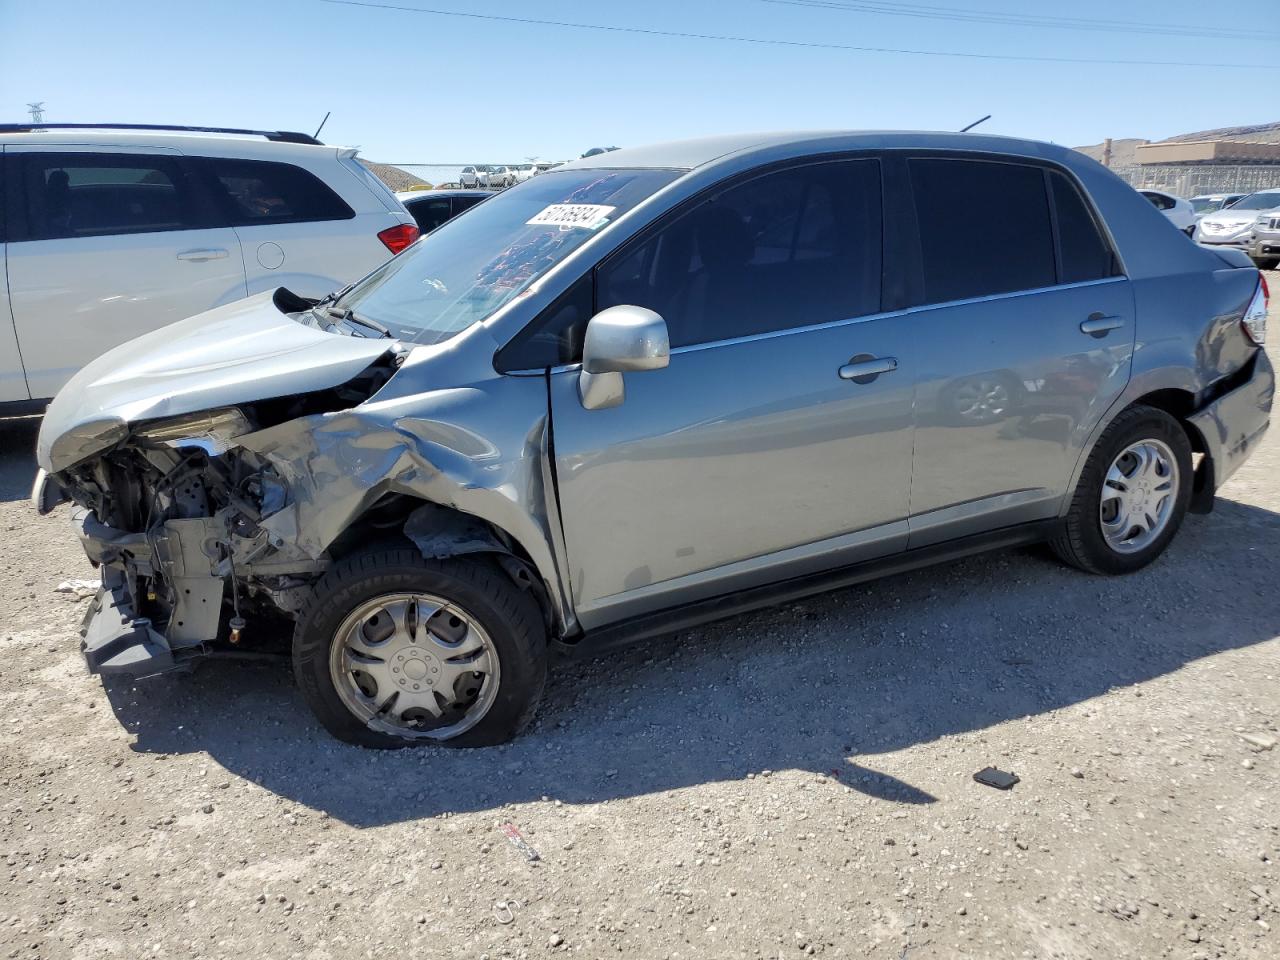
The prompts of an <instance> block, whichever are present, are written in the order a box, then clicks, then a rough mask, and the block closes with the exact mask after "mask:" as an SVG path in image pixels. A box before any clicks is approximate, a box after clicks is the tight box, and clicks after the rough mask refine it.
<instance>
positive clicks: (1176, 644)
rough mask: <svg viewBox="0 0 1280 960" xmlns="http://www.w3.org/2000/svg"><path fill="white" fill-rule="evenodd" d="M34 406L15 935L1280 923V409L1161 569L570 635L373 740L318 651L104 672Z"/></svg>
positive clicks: (1164, 933) (475, 950)
mask: <svg viewBox="0 0 1280 960" xmlns="http://www.w3.org/2000/svg"><path fill="white" fill-rule="evenodd" d="M1272 288H1273V289H1274V290H1277V291H1280V276H1276V275H1275V274H1273V275H1272ZM1277 299H1280V298H1277ZM1273 302H1274V301H1273ZM1272 345H1273V346H1272V355H1273V356H1277V354H1280V311H1277V310H1276V309H1275V307H1274V306H1273V312H1272ZM34 432H35V428H34V425H33V424H31V423H30V422H10V423H9V424H8V425H6V426H2V427H0V451H3V453H2V454H0V500H2V501H3V502H2V503H0V528H2V529H3V531H4V534H3V538H2V539H0V574H2V576H0V615H2V623H0V639H2V640H3V656H4V659H3V667H2V668H0V704H2V707H0V785H2V786H3V789H2V790H0V856H3V859H4V864H5V866H6V868H7V869H6V870H5V871H4V875H3V876H2V877H0V956H7V957H23V958H27V957H45V958H61V957H76V958H97V957H122V958H130V960H133V958H138V957H143V956H156V957H165V958H175V957H271V958H276V957H287V956H297V957H307V958H348V957H401V956H409V955H414V956H421V957H467V958H478V957H485V956H488V957H491V958H494V960H496V958H498V957H546V956H553V955H561V954H571V955H577V956H584V957H604V956H613V955H617V954H625V955H629V956H638V957H646V958H649V957H653V958H660V957H671V958H675V957H683V958H693V957H739V956H740V957H751V958H755V957H777V956H781V957H792V956H796V957H803V956H805V955H807V954H822V955H827V956H844V957H864V956H865V957H875V958H890V960H901V958H904V957H906V958H910V960H920V958H926V957H946V958H950V957H973V958H984V960H985V958H1003V957H1035V958H1048V957H1070V958H1076V957H1080V958H1084V957H1094V958H1100V960H1101V958H1105V960H1117V958H1125V957H1135V958H1139V957H1140V958H1155V957H1173V958H1192V957H1233V958H1234V957H1258V958H1264V957H1265V958H1274V957H1276V956H1280V929H1277V928H1280V907H1278V906H1277V904H1278V903H1280V863H1278V861H1280V804H1278V803H1277V796H1280V746H1277V747H1276V748H1274V749H1263V748H1262V746H1261V745H1262V744H1266V743H1270V742H1271V741H1270V740H1268V739H1267V738H1274V737H1278V736H1280V683H1278V680H1280V639H1277V635H1278V634H1280V594H1278V593H1277V584H1280V551H1277V546H1278V545H1280V539H1278V538H1277V535H1278V534H1280V478H1278V474H1280V433H1277V432H1274V431H1273V432H1272V434H1271V435H1270V437H1269V438H1268V440H1267V443H1266V447H1265V448H1264V449H1263V450H1262V451H1261V452H1260V453H1259V454H1258V455H1256V456H1255V457H1254V459H1253V460H1252V461H1251V462H1250V463H1249V464H1248V465H1247V466H1246V467H1245V468H1244V469H1243V470H1242V471H1241V473H1240V474H1239V475H1238V476H1237V477H1236V478H1235V479H1233V480H1232V482H1231V483H1230V485H1229V486H1228V487H1227V488H1226V489H1225V490H1224V491H1223V496H1222V499H1221V501H1220V503H1219V507H1218V510H1217V511H1216V512H1215V513H1214V514H1213V515H1212V516H1210V517H1192V518H1189V520H1188V522H1187V524H1186V526H1185V527H1184V528H1183V531H1182V533H1181V534H1180V536H1179V538H1178V540H1177V541H1176V542H1175V544H1174V546H1173V548H1172V549H1171V551H1170V552H1169V554H1168V555H1167V556H1166V558H1165V559H1163V560H1162V561H1161V562H1160V563H1158V564H1156V565H1155V566H1154V567H1153V568H1150V569H1148V570H1146V571H1144V572H1142V573H1140V574H1137V575H1135V576H1132V577H1129V578H1126V579H1119V580H1104V579H1099V578H1093V577H1088V576H1084V575H1082V574H1079V573H1074V572H1071V571H1069V570H1066V569H1064V568H1062V567H1061V566H1059V565H1058V564H1057V563H1055V562H1054V561H1052V560H1051V559H1048V558H1047V557H1046V556H1045V555H1044V554H1043V553H1042V552H1040V551H1036V550H1026V551H1014V552H1007V553H1002V554H996V555H991V556H987V557H983V558H979V559H974V560H970V561H967V562H963V563H956V564H951V565H948V566H943V567H938V568H934V569H932V570H928V571H924V572H920V573H916V574H912V575H909V576H901V577H897V578H894V579H891V580H886V581H881V582H879V583H877V584H872V585H869V586H866V587H860V588H856V589H851V590H846V591H844V592H841V593H837V594H833V595H828V596H824V597H820V598H816V599H813V600H809V601H806V602H804V603H799V604H792V605H790V606H787V607H785V608H781V609H776V610H771V611H767V612H764V613H760V614H756V615H752V616H746V617H740V618H737V619H733V620H729V621H725V622H723V623H719V624H715V625H712V626H709V627H706V628H703V629H700V630H697V631H694V632H692V633H688V634H684V635H682V636H680V637H678V638H676V639H673V640H662V641H658V642H655V643H650V644H647V645H645V646H641V647H638V648H634V649H632V650H630V651H627V652H625V653H622V654H618V655H615V656H613V657H611V658H609V659H607V660H601V661H596V662H592V663H587V664H580V665H570V666H567V667H565V668H563V669H561V670H560V671H559V672H558V673H557V674H556V675H555V676H554V677H553V679H552V681H551V682H550V684H549V687H548V691H547V697H546V700H545V702H544V705H543V709H542V712H541V714H540V719H539V721H538V722H537V724H536V726H535V727H534V729H533V730H532V731H531V732H530V733H529V734H528V735H526V736H525V737H524V738H523V739H521V740H519V741H518V742H517V743H515V744H513V745H511V746H509V747H506V748H502V749H495V750H488V751H479V752H452V751H447V750H440V749H424V750H417V751H405V752H399V753H374V752H365V751H361V750H358V749H355V748H351V747H346V746H343V745H340V744H337V743H335V742H334V741H332V740H330V739H328V738H327V737H326V736H325V735H323V734H322V733H321V732H320V730H319V729H318V727H317V725H316V724H315V723H314V722H312V720H311V719H310V717H309V716H308V715H307V713H306V712H305V710H304V708H303V706H302V704H301V702H300V700H299V698H298V696H297V694H296V693H295V691H294V689H293V687H292V684H291V681H290V678H289V675H288V672H287V670H286V669H284V668H283V667H282V666H275V665H231V664H218V665H211V666H209V667H207V668H205V669H203V670H201V671H198V672H196V673H195V674H193V675H190V676H177V677H165V678H159V679H155V680H149V681H144V682H140V683H137V684H128V683H117V684H113V685H110V686H109V687H108V688H107V689H106V690H105V693H104V688H103V685H102V683H101V682H100V681H99V680H97V679H95V678H91V677H88V676H87V675H86V674H85V671H84V666H83V663H82V661H81V659H80V656H79V653H78V651H77V645H76V641H75V639H74V636H75V625H76V624H77V622H78V620H79V617H80V616H81V613H82V610H83V604H82V603H79V602H76V601H73V600H68V599H64V598H63V597H62V596H60V595H58V594H55V593H54V587H55V585H56V584H57V583H58V582H59V581H61V580H64V579H66V578H69V577H88V576H92V575H93V571H92V570H91V568H90V567H89V566H88V564H87V563H86V561H85V560H84V559H83V557H82V555H81V553H80V550H79V548H78V546H77V545H76V544H75V542H74V540H73V538H72V535H71V532H70V531H69V530H68V529H67V518H66V515H65V511H64V510H59V511H58V512H57V513H56V514H55V515H54V516H52V517H48V518H44V519H39V518H37V517H36V516H35V515H34V513H33V511H31V509H30V508H29V507H28V505H27V503H26V501H25V499H24V497H25V494H26V490H27V485H28V484H29V481H30V475H31V473H32V470H33V467H32V463H31V459H30V456H29V454H28V452H27V451H28V450H29V448H30V446H31V444H32V441H33V438H34ZM1242 734H1249V735H1253V736H1255V737H1256V738H1257V740H1258V742H1257V743H1256V744H1255V743H1251V742H1250V741H1249V740H1247V739H1246V738H1245V737H1244V736H1242ZM988 764H994V765H996V766H999V767H1001V768H1003V769H1011V770H1014V771H1016V772H1017V774H1018V775H1019V776H1020V777H1021V778H1022V782H1021V783H1020V784H1018V785H1017V786H1016V787H1015V788H1014V789H1013V790H1012V791H1010V792H1007V793H1004V792H999V791H996V790H993V789H991V788H989V787H985V786H980V785H978V784H976V783H974V782H973V780H972V779H971V775H972V774H973V773H974V772H975V771H976V770H978V769H980V768H982V767H985V766H987V765H988ZM507 823H510V824H514V825H515V826H516V827H518V829H519V830H520V831H521V832H522V834H523V836H524V837H525V838H526V840H527V841H528V842H529V843H530V844H531V845H532V846H533V847H535V848H536V849H537V850H538V851H540V852H541V860H540V861H538V862H536V863H533V862H529V861H527V860H526V859H525V857H524V856H522V854H521V853H520V851H519V850H518V849H517V848H516V847H515V846H514V845H513V844H511V843H510V842H509V841H508V839H507V838H506V836H505V835H504V833H503V832H502V830H501V827H502V825H504V824H507ZM512 901H518V902H517V903H512V904H511V906H510V907H508V908H505V909H504V908H503V907H501V906H499V904H501V903H503V902H508V903H510V902H512ZM502 921H509V922H506V923H504V922H502Z"/></svg>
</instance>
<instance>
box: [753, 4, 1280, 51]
mask: <svg viewBox="0 0 1280 960" xmlns="http://www.w3.org/2000/svg"><path fill="white" fill-rule="evenodd" d="M761 2H763V3H772V4H776V5H780V6H792V7H812V8H814V9H818V10H835V11H839V12H842V13H870V14H878V15H884V16H891V17H914V18H917V19H925V20H945V21H952V22H961V23H989V24H999V25H1005V26H1016V27H1033V28H1037V29H1055V30H1084V31H1092V32H1101V33H1141V34H1149V35H1156V36H1167V37H1191V38H1207V39H1214V40H1255V41H1271V40H1280V34H1267V33H1258V32H1256V31H1248V30H1230V29H1224V28H1222V27H1204V26H1196V25H1192V24H1182V23H1166V24H1151V23H1141V22H1139V21H1136V20H1107V19H1097V18H1093V17H1090V18H1084V17H1055V16H1044V15H1037V14H1027V13H1008V12H1001V11H996V10H973V9H964V8H956V7H938V6H933V5H930V4H918V3H888V2H885V0H761Z"/></svg>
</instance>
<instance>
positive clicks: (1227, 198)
mask: <svg viewBox="0 0 1280 960" xmlns="http://www.w3.org/2000/svg"><path fill="white" fill-rule="evenodd" d="M1247 196H1248V194H1246V193H1205V194H1202V195H1200V196H1198V197H1192V198H1191V209H1192V210H1194V211H1195V215H1196V217H1197V219H1198V218H1200V217H1203V216H1204V215H1205V214H1208V213H1216V212H1217V211H1219V210H1223V209H1225V208H1227V207H1229V206H1231V205H1232V204H1233V203H1235V202H1236V201H1237V200H1243V199H1244V198H1245V197H1247Z"/></svg>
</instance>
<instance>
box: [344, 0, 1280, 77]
mask: <svg viewBox="0 0 1280 960" xmlns="http://www.w3.org/2000/svg"><path fill="white" fill-rule="evenodd" d="M321 2H322V3H331V4H335V5H338V6H344V7H367V8H370V9H375V10H396V11H400V12H403V13H419V14H424V15H427V16H433V17H457V18H463V19H468V20H485V21H490V22H500V23H519V24H525V25H531V26H540V27H563V28H568V29H573V30H601V31H606V32H608V33H635V34H642V35H644V36H650V37H675V38H678V39H681V40H713V41H723V42H727V43H752V44H757V45H764V46H775V47H793V48H803V49H810V50H841V51H845V52H849V53H891V54H901V55H905V56H913V57H958V58H962V59H966V60H1000V61H1005V62H1014V63H1071V64H1081V65H1093V66H1098V65H1106V66H1128V67H1194V68H1197V69H1206V68H1214V69H1218V68H1221V69H1224V70H1280V63H1190V62H1186V61H1181V60H1113V59H1104V58H1092V57H1037V56H1030V55H1019V54H1005V53H966V52H963V51H957V50H910V49H905V48H900V47H870V46H856V45H853V44H845V43H824V42H820V41H806V40H779V39H776V38H772V37H768V38H766V37H739V36H732V35H729V34H716V33H686V32H684V31H680V30H659V29H657V28H650V27H620V26H613V25H609V24H602V23H574V22H571V21H566V20H543V19H539V18H536V17H513V16H504V15H499V14H496V13H472V12H470V11H464V10H441V9H437V8H431V7H409V6H404V5H401V4H395V3H376V2H373V0H321Z"/></svg>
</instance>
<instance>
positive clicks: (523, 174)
mask: <svg viewBox="0 0 1280 960" xmlns="http://www.w3.org/2000/svg"><path fill="white" fill-rule="evenodd" d="M511 170H512V172H513V173H514V174H515V178H516V183H524V182H525V181H526V180H528V179H529V178H530V177H534V176H537V174H538V168H537V167H536V166H534V165H533V164H532V163H522V164H519V165H518V166H515V167H512V168H511Z"/></svg>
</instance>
